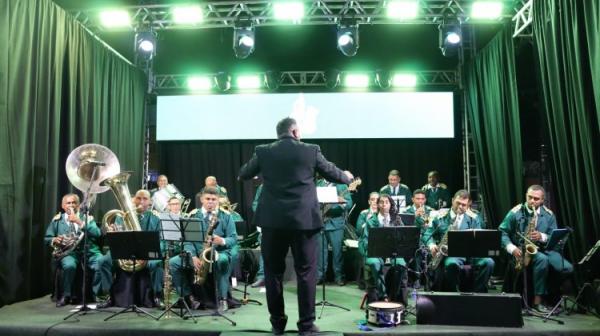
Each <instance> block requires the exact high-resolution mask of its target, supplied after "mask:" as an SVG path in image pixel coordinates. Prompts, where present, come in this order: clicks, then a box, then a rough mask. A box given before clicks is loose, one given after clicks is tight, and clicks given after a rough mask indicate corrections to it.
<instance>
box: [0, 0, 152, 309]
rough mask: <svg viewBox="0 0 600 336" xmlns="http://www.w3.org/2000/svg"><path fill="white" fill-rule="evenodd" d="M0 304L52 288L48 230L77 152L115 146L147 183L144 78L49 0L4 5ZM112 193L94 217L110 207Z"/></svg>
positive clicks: (10, 0) (0, 6) (0, 22)
mask: <svg viewBox="0 0 600 336" xmlns="http://www.w3.org/2000/svg"><path fill="white" fill-rule="evenodd" d="M0 45H1V46H2V48H0V55H1V57H0V158H1V159H0V169H1V174H0V305H3V304H6V303H10V302H15V301H18V300H23V299H27V298H31V297H35V296H39V295H42V294H44V293H46V292H47V290H48V289H49V287H50V283H51V275H50V271H49V264H50V257H49V255H50V253H49V250H48V249H47V248H46V247H45V246H44V245H43V236H44V233H45V229H46V226H47V225H48V223H49V222H50V220H51V218H52V217H53V215H54V214H55V213H56V212H57V211H58V210H59V209H60V201H61V197H62V195H63V194H65V193H68V192H71V191H73V187H72V186H71V185H70V183H69V181H68V179H67V178H66V174H65V160H66V158H67V156H68V155H69V153H70V152H71V151H72V150H73V149H74V148H75V147H77V146H79V145H81V144H85V143H98V144H102V145H105V146H107V147H109V148H111V149H112V150H113V151H114V152H115V154H116V155H117V156H118V158H119V160H120V162H121V169H122V170H133V171H135V172H136V174H135V175H134V176H133V177H132V182H131V183H130V185H131V186H139V185H141V180H142V178H141V175H142V174H141V171H142V163H143V144H144V122H145V119H144V113H143V112H144V99H145V91H146V90H145V87H146V80H145V79H144V75H143V73H142V72H140V71H139V70H137V69H136V68H134V67H133V66H131V65H129V64H127V63H126V62H125V61H124V60H123V59H121V58H120V57H118V56H116V55H115V54H114V53H113V52H111V51H110V50H108V49H107V48H106V47H104V46H103V45H102V44H101V43H100V42H99V41H97V40H96V39H94V38H93V37H92V36H91V35H90V34H89V33H87V32H86V31H85V30H84V29H83V28H82V26H81V25H79V24H78V23H76V22H75V20H74V19H73V18H72V17H71V16H70V15H68V14H67V13H66V12H65V11H63V10H62V9H61V8H59V7H58V6H56V5H55V4H54V3H53V2H51V1H49V0H3V1H0ZM112 198H114V197H113V196H112V195H110V192H109V193H105V194H102V195H101V196H100V197H98V202H97V205H96V207H95V208H96V209H101V208H102V207H106V206H108V203H110V206H112V204H113V203H114V200H113V199H112Z"/></svg>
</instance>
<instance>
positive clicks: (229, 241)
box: [183, 209, 238, 257]
mask: <svg viewBox="0 0 600 336" xmlns="http://www.w3.org/2000/svg"><path fill="white" fill-rule="evenodd" d="M190 214H191V215H192V217H193V218H198V219H200V223H197V224H196V223H193V224H194V225H198V230H200V231H202V232H206V230H208V225H209V223H207V222H206V221H205V220H204V216H203V215H202V211H201V210H200V209H194V211H192V213H190ZM217 221H218V224H217V226H216V227H215V230H214V232H213V234H215V235H217V236H219V237H221V238H223V239H225V245H218V246H215V249H216V250H217V252H219V253H226V254H229V255H230V256H231V257H234V256H236V255H237V251H238V244H237V232H236V230H235V223H234V221H233V218H232V217H231V215H229V214H227V213H225V212H223V211H219V212H218V214H217ZM183 249H184V250H185V251H187V252H189V253H191V254H192V255H193V256H199V255H200V253H202V251H203V250H204V242H185V243H184V245H183Z"/></svg>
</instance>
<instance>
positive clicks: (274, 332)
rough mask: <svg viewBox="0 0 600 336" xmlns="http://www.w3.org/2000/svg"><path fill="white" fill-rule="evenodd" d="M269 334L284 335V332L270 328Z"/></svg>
mask: <svg viewBox="0 0 600 336" xmlns="http://www.w3.org/2000/svg"><path fill="white" fill-rule="evenodd" d="M271 333H273V335H283V334H284V333H285V330H283V329H275V328H271Z"/></svg>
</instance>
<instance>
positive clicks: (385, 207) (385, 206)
mask: <svg viewBox="0 0 600 336" xmlns="http://www.w3.org/2000/svg"><path fill="white" fill-rule="evenodd" d="M377 206H378V210H377V214H375V215H373V216H371V217H370V218H369V219H368V220H367V223H366V225H365V229H364V232H363V233H362V235H361V236H360V240H359V242H358V251H359V253H360V254H361V255H362V256H363V257H364V258H365V281H366V282H367V284H366V287H367V302H369V303H370V302H373V301H378V300H386V301H387V300H388V299H391V300H396V301H401V302H402V303H404V304H405V305H406V304H407V298H406V293H407V292H406V287H407V282H408V276H407V272H406V262H405V261H404V258H395V260H392V261H391V265H392V266H395V267H394V270H393V271H394V273H395V274H396V275H397V277H396V278H395V279H393V281H394V283H393V284H392V285H394V288H398V289H399V291H397V292H396V293H388V290H387V286H389V285H390V283H389V282H388V283H387V284H386V281H385V275H384V266H385V261H384V259H383V258H381V257H369V255H368V250H369V246H368V245H369V230H370V229H372V228H379V227H387V226H398V225H401V224H400V223H399V222H398V218H397V214H396V211H395V206H394V200H393V199H392V197H391V196H390V195H387V194H381V195H379V198H378V200H377ZM388 272H389V271H388ZM399 292H401V293H399ZM388 296H389V298H388Z"/></svg>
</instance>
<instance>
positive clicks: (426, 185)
mask: <svg viewBox="0 0 600 336" xmlns="http://www.w3.org/2000/svg"><path fill="white" fill-rule="evenodd" d="M429 188H431V186H430V185H429V183H427V184H425V185H424V186H422V187H421V190H427V189H429Z"/></svg>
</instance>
